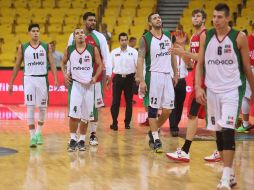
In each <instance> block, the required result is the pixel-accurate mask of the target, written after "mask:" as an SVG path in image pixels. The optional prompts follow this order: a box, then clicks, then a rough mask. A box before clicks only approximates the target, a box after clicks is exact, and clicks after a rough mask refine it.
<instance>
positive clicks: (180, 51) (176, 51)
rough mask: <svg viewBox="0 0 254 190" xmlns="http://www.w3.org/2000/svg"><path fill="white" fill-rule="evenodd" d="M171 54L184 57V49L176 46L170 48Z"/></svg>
mask: <svg viewBox="0 0 254 190" xmlns="http://www.w3.org/2000/svg"><path fill="white" fill-rule="evenodd" d="M170 52H171V53H172V54H175V55H179V56H183V55H184V49H183V47H182V46H180V45H177V44H175V45H174V47H172V48H170Z"/></svg>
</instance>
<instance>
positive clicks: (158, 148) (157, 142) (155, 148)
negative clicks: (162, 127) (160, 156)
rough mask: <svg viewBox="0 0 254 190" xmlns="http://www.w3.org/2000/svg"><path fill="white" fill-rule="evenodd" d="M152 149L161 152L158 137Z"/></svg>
mask: <svg viewBox="0 0 254 190" xmlns="http://www.w3.org/2000/svg"><path fill="white" fill-rule="evenodd" d="M154 150H155V152H156V153H162V152H163V150H162V144H161V140H160V139H156V140H155V142H154Z"/></svg>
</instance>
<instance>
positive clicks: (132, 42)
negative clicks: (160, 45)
mask: <svg viewBox="0 0 254 190" xmlns="http://www.w3.org/2000/svg"><path fill="white" fill-rule="evenodd" d="M136 44H137V38H135V37H130V39H129V46H130V47H132V48H135V47H136Z"/></svg>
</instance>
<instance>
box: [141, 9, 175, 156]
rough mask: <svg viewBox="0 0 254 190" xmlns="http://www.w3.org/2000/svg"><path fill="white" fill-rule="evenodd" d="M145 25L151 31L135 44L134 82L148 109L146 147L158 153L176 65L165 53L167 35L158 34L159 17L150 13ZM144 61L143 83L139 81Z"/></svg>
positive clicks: (168, 41)
mask: <svg viewBox="0 0 254 190" xmlns="http://www.w3.org/2000/svg"><path fill="white" fill-rule="evenodd" d="M148 23H149V25H150V27H151V30H150V31H149V32H147V33H146V34H144V35H143V37H142V38H141V40H140V43H139V51H138V66H137V80H138V81H139V82H140V84H139V85H140V92H141V93H142V94H145V97H144V103H145V106H148V118H149V124H150V131H149V133H148V135H149V138H150V140H149V146H150V147H151V148H152V149H153V150H155V152H157V153H161V152H162V143H161V141H160V138H159V133H158V130H159V129H160V127H161V126H162V125H163V124H164V122H165V121H166V120H167V118H168V117H169V114H170V113H171V110H172V109H173V108H174V96H175V94H174V86H173V85H176V83H177V76H178V75H177V62H176V58H175V56H174V55H171V52H170V51H169V49H170V48H171V47H172V42H171V39H170V33H169V32H165V33H164V32H162V21H161V17H160V15H159V14H158V13H151V14H150V15H149V16H148ZM144 59H145V66H146V75H145V79H144V77H143V70H144V67H143V65H144ZM172 67H173V68H172ZM173 69H174V71H173ZM160 108H162V113H161V115H160V117H159V118H158V119H157V112H158V109H160Z"/></svg>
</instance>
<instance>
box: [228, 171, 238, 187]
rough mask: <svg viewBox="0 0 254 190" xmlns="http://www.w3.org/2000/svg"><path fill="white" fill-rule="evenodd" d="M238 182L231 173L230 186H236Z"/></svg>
mask: <svg viewBox="0 0 254 190" xmlns="http://www.w3.org/2000/svg"><path fill="white" fill-rule="evenodd" d="M236 184H237V182H236V178H235V175H234V174H231V175H230V179H229V185H230V187H234V186H235V185H236Z"/></svg>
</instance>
